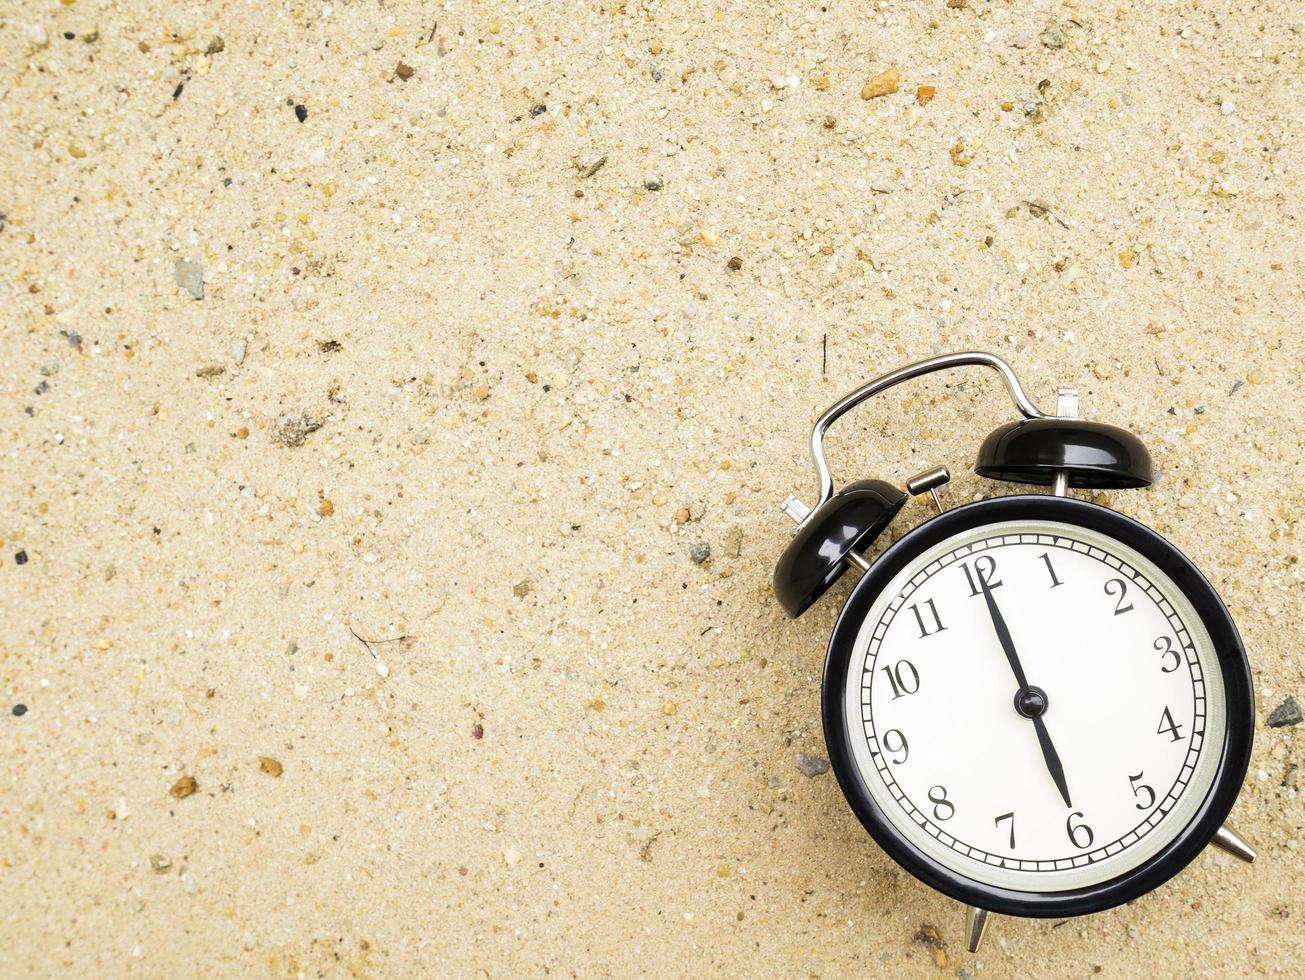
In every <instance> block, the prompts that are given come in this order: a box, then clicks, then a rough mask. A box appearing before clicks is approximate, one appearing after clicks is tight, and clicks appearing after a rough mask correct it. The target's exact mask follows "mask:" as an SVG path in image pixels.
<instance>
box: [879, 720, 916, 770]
mask: <svg viewBox="0 0 1305 980" xmlns="http://www.w3.org/2000/svg"><path fill="white" fill-rule="evenodd" d="M894 735H896V736H897V739H896V741H897V744H896V745H894V744H893V741H894V739H893V736H894ZM882 741H883V745H884V748H885V749H886V750H887V751H889V752H900V753H902V757H901V758H900V759H889V760H888V761H889V762H891V763H892V764H893V765H895V766H900V765H901V764H902V763H903V762H905V761H906V760H907V757H908V756H910V754H911V747H910V746H909V745H908V744H907V743H906V736H905V735H903V734H902V732H901V729H898V728H890V729H888V731H886V732H884V737H883V739H882Z"/></svg>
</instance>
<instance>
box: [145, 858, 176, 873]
mask: <svg viewBox="0 0 1305 980" xmlns="http://www.w3.org/2000/svg"><path fill="white" fill-rule="evenodd" d="M150 867H151V868H153V869H154V871H155V872H156V873H157V874H166V873H167V871H168V869H169V868H171V867H172V858H170V857H168V856H167V855H166V854H151V855H150Z"/></svg>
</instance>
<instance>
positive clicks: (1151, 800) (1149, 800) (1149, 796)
mask: <svg viewBox="0 0 1305 980" xmlns="http://www.w3.org/2000/svg"><path fill="white" fill-rule="evenodd" d="M1142 776H1143V773H1140V772H1139V773H1138V774H1137V775H1136V776H1129V777H1128V785H1129V786H1132V787H1133V795H1134V796H1141V795H1142V794H1143V793H1145V794H1146V802H1145V803H1135V804H1133V805H1134V806H1136V807H1137V808H1138V809H1139V810H1149V809H1151V807H1153V806H1155V790H1153V789H1152V788H1151V787H1150V786H1148V785H1147V784H1146V783H1142V785H1140V786H1139V785H1138V784H1137V781H1138V780H1139V779H1141V778H1142Z"/></svg>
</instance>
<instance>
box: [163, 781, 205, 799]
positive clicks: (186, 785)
mask: <svg viewBox="0 0 1305 980" xmlns="http://www.w3.org/2000/svg"><path fill="white" fill-rule="evenodd" d="M198 789H199V783H198V782H196V781H195V777H194V776H182V777H181V778H180V779H178V780H177V781H176V782H175V783H173V784H172V789H170V790H168V792H169V793H171V794H172V795H173V796H175V797H176V798H177V799H179V800H184V799H185V798H186V797H187V796H192V795H194V793H195V792H196V791H197V790H198Z"/></svg>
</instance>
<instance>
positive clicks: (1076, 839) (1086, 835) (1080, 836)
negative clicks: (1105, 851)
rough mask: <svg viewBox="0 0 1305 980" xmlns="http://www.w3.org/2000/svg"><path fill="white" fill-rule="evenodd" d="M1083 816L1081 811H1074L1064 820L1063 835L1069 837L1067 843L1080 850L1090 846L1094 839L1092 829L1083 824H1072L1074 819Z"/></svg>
mask: <svg viewBox="0 0 1305 980" xmlns="http://www.w3.org/2000/svg"><path fill="white" fill-rule="evenodd" d="M1081 816H1083V811H1082V810H1075V811H1074V812H1073V813H1071V814H1070V815H1069V816H1068V817H1066V818H1065V833H1066V834H1068V835H1069V842H1070V843H1071V844H1073V845H1074V846H1075V847H1077V848H1079V849H1080V850H1083V849H1086V848H1089V847H1091V846H1092V841H1093V840H1095V839H1096V838H1095V837H1094V835H1093V833H1092V828H1091V827H1089V826H1088V825H1087V824H1085V823H1080V824H1076V823H1074V818H1075V817H1081Z"/></svg>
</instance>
